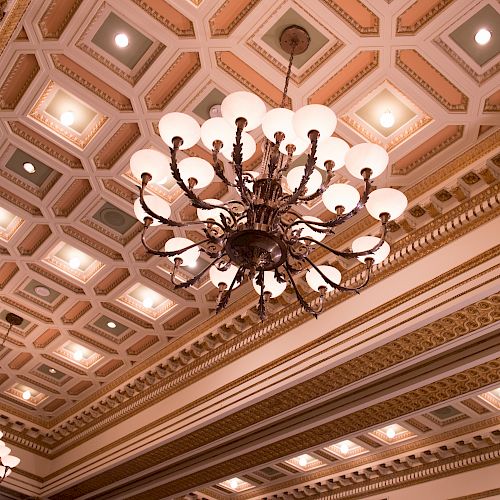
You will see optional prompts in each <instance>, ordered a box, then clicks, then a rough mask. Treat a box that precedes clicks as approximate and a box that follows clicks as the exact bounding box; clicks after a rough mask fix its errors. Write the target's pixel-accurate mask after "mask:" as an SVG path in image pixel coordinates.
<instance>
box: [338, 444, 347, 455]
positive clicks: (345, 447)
mask: <svg viewBox="0 0 500 500" xmlns="http://www.w3.org/2000/svg"><path fill="white" fill-rule="evenodd" d="M340 453H342V454H343V455H347V454H348V453H349V446H347V444H346V443H342V444H341V445H340Z"/></svg>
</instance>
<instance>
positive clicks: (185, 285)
mask: <svg viewBox="0 0 500 500" xmlns="http://www.w3.org/2000/svg"><path fill="white" fill-rule="evenodd" d="M225 255H226V253H225V252H219V255H218V256H217V257H216V258H215V259H214V260H213V261H212V262H210V264H208V266H206V267H204V268H203V269H202V270H201V271H200V272H199V273H198V274H197V275H196V276H193V277H192V278H191V279H189V280H187V281H183V282H181V283H174V288H176V289H178V288H189V287H190V286H192V285H195V284H196V283H198V281H199V280H200V279H201V277H202V276H203V275H204V274H205V273H206V272H207V271H208V270H209V269H210V268H211V267H212V266H214V265H215V264H216V263H217V262H218V261H219V260H221V259H222V257H224V256H225Z"/></svg>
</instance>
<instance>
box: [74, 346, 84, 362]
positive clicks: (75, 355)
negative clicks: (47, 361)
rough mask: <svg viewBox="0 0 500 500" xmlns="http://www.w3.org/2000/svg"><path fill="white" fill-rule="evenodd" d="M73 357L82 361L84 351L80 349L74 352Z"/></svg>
mask: <svg viewBox="0 0 500 500" xmlns="http://www.w3.org/2000/svg"><path fill="white" fill-rule="evenodd" d="M73 359H74V360H75V361H81V360H82V359H83V352H82V351H81V350H80V349H78V350H76V351H75V352H74V353H73Z"/></svg>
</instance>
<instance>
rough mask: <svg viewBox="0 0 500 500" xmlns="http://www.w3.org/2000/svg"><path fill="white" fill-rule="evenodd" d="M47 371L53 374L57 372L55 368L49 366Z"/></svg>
mask: <svg viewBox="0 0 500 500" xmlns="http://www.w3.org/2000/svg"><path fill="white" fill-rule="evenodd" d="M49 373H52V375H54V373H57V370H55V369H54V368H49Z"/></svg>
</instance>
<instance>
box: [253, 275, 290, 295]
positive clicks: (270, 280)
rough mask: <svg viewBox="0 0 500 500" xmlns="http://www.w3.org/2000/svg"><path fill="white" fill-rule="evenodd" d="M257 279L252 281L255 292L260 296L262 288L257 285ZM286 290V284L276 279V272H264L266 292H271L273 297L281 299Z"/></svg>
mask: <svg viewBox="0 0 500 500" xmlns="http://www.w3.org/2000/svg"><path fill="white" fill-rule="evenodd" d="M255 281H256V278H254V279H253V280H252V285H253V287H254V289H255V291H256V292H257V293H258V294H259V295H260V286H258V285H257V284H256V282H255ZM285 289H286V282H285V283H279V282H278V280H277V279H276V278H275V277H274V271H264V292H270V293H271V297H273V298H275V297H279V296H280V295H281V294H282V293H283V292H284V291H285Z"/></svg>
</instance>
